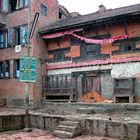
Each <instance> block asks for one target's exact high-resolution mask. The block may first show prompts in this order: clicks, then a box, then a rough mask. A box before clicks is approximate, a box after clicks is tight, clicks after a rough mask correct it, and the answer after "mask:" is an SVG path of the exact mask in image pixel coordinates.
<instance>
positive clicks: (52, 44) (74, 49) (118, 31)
mask: <svg viewBox="0 0 140 140" xmlns="http://www.w3.org/2000/svg"><path fill="white" fill-rule="evenodd" d="M139 29H140V24H138V23H128V24H127V31H128V34H129V33H131V32H133V31H136V32H135V33H134V34H132V35H131V37H135V36H140V31H139ZM96 32H98V34H99V35H100V34H107V33H108V31H107V28H106V27H105V26H102V27H100V28H97V29H95V28H90V29H88V30H86V31H84V36H86V37H89V36H95V35H96ZM109 33H110V34H111V37H115V36H120V35H124V34H125V28H124V25H123V24H119V25H111V26H109ZM66 39H67V38H66V37H62V38H61V40H60V39H59V44H60V48H64V47H68V46H70V44H69V40H68V39H67V42H66ZM136 47H137V48H140V44H136ZM48 48H49V50H54V49H59V48H58V45H57V42H56V39H52V40H50V41H49V43H48ZM117 49H118V47H117V46H112V44H111V43H107V44H102V46H101V53H102V54H110V58H111V59H116V58H118V57H119V58H124V57H133V56H139V55H140V53H127V54H120V55H112V51H114V50H117ZM66 56H71V57H72V58H74V57H78V56H80V46H78V45H77V46H71V49H70V52H69V53H67V54H66ZM49 57H50V56H49Z"/></svg>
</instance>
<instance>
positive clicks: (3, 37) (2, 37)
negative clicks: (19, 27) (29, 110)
mask: <svg viewBox="0 0 140 140" xmlns="http://www.w3.org/2000/svg"><path fill="white" fill-rule="evenodd" d="M3 48H7V32H6V31H0V49H3Z"/></svg>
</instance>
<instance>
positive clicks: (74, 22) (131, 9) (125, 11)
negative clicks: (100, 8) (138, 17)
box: [39, 4, 140, 34]
mask: <svg viewBox="0 0 140 140" xmlns="http://www.w3.org/2000/svg"><path fill="white" fill-rule="evenodd" d="M133 13H140V4H136V5H131V6H126V7H121V8H116V9H108V10H106V11H105V12H95V13H91V14H87V15H79V16H77V17H67V18H66V19H63V20H60V21H56V22H54V23H52V24H50V25H46V26H45V27H43V28H41V29H40V30H39V33H40V34H43V33H49V32H54V31H60V30H63V29H67V28H70V27H78V26H81V25H84V24H87V23H88V24H89V23H91V22H95V21H100V20H103V19H108V18H111V17H116V16H123V15H129V14H133Z"/></svg>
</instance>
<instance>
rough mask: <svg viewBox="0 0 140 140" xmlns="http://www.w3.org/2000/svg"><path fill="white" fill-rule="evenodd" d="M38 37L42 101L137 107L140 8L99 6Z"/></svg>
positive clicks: (44, 30) (139, 95) (139, 92)
mask: <svg viewBox="0 0 140 140" xmlns="http://www.w3.org/2000/svg"><path fill="white" fill-rule="evenodd" d="M39 33H40V36H41V37H42V38H43V39H44V41H45V42H46V43H47V45H46V48H47V67H46V70H47V76H45V77H44V78H43V89H44V90H43V93H44V97H45V100H48V101H69V100H71V101H88V102H89V101H92V102H98V101H104V100H108V99H109V100H110V99H111V100H114V101H115V102H140V88H139V87H140V63H139V61H140V4H137V5H132V6H127V7H122V8H117V9H106V8H105V7H104V6H103V5H100V6H99V10H98V11H97V12H95V13H92V14H88V15H83V16H81V15H77V16H74V17H68V18H66V19H63V20H60V21H58V22H54V23H52V24H50V25H46V26H44V27H43V28H41V29H40V30H39ZM95 40H96V41H100V42H98V43H96V41H95ZM107 40H111V41H110V42H109V41H108V42H106V41H107ZM103 41H104V42H103Z"/></svg>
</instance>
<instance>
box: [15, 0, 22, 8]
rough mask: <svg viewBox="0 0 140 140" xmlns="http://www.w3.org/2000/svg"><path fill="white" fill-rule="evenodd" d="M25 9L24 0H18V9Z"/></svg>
mask: <svg viewBox="0 0 140 140" xmlns="http://www.w3.org/2000/svg"><path fill="white" fill-rule="evenodd" d="M20 8H23V0H17V6H16V9H20Z"/></svg>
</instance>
